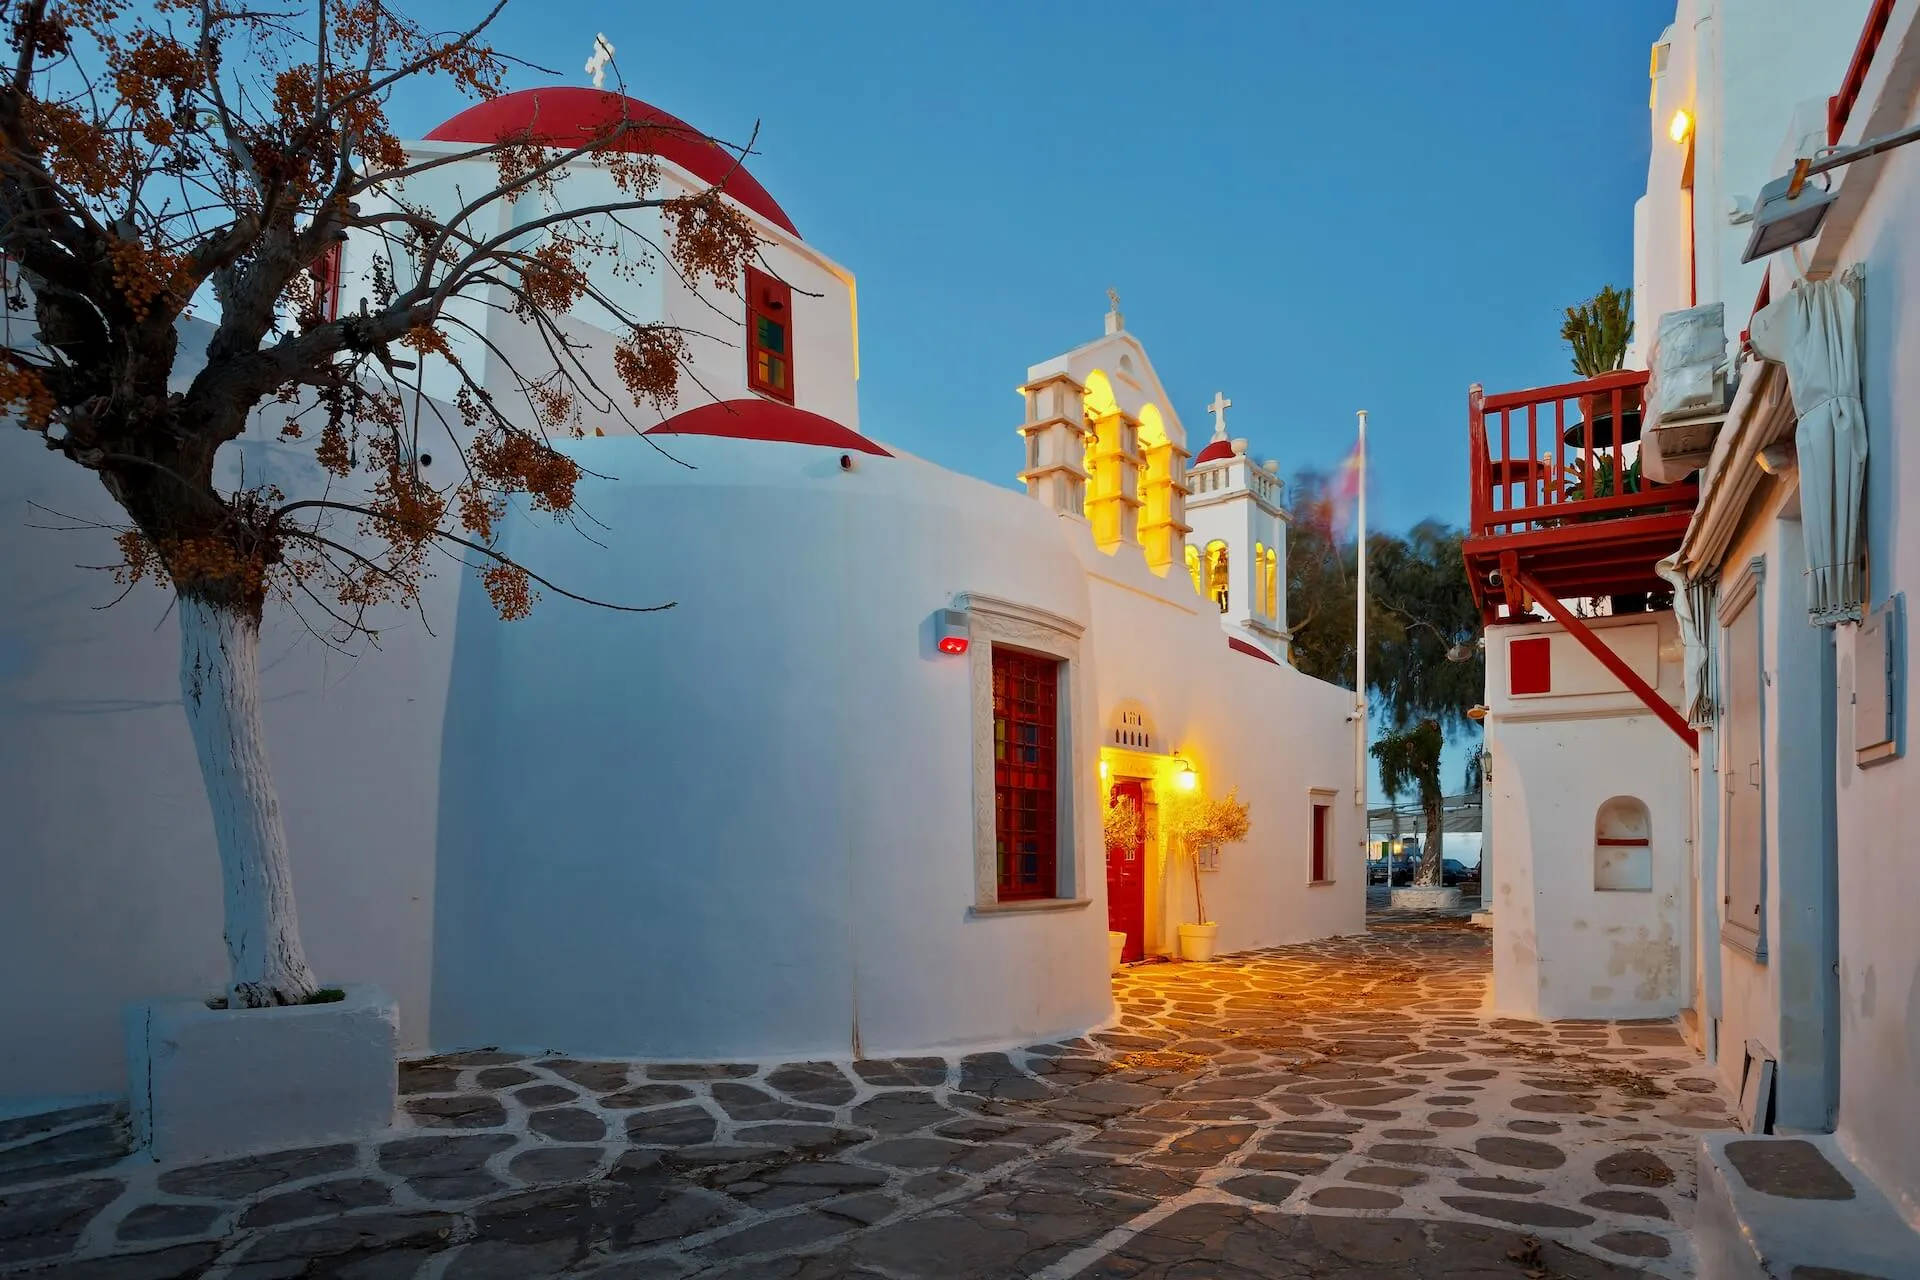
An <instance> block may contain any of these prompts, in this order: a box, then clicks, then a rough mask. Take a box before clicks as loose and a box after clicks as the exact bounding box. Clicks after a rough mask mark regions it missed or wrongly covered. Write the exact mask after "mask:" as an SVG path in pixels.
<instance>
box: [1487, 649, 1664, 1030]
mask: <svg viewBox="0 0 1920 1280" xmlns="http://www.w3.org/2000/svg"><path fill="white" fill-rule="evenodd" d="M1590 625H1592V626H1593V628H1594V630H1595V632H1596V633H1597V634H1599V635H1600V636H1602V637H1603V638H1604V639H1606V641H1607V642H1608V643H1609V644H1610V645H1611V646H1612V647H1613V648H1614V649H1615V651H1616V652H1622V653H1624V654H1629V655H1633V656H1632V657H1631V658H1630V660H1634V659H1636V658H1642V657H1644V658H1646V659H1649V660H1650V661H1651V662H1652V663H1653V665H1654V667H1655V671H1654V672H1649V673H1648V674H1650V675H1655V676H1656V677H1657V678H1655V679H1654V680H1652V681H1651V682H1652V683H1654V685H1655V688H1656V689H1658V690H1659V691H1660V692H1661V693H1662V694H1663V695H1665V696H1666V697H1667V698H1668V700H1669V701H1670V702H1674V703H1677V702H1678V701H1679V696H1680V661H1679V645H1678V629H1677V627H1676V625H1675V622H1674V619H1673V616H1672V615H1671V614H1670V613H1664V614H1646V615H1642V616H1639V617H1637V618H1632V619H1627V618H1623V619H1618V620H1615V619H1594V620H1591V622H1590ZM1541 635H1544V636H1550V637H1552V638H1553V641H1554V652H1553V657H1552V661H1553V686H1554V688H1555V689H1556V690H1560V689H1570V690H1572V691H1573V692H1571V693H1568V694H1561V695H1557V696H1541V697H1535V696H1529V697H1520V698H1515V697H1512V696H1509V695H1508V694H1507V693H1506V690H1507V688H1508V680H1507V649H1506V642H1507V641H1508V640H1509V639H1511V638H1519V637H1528V636H1541ZM1576 655H1577V656H1576ZM1589 666H1590V667H1591V671H1592V672H1599V673H1602V674H1604V668H1601V667H1600V666H1599V664H1598V663H1597V662H1596V661H1595V660H1594V659H1593V658H1592V657H1591V655H1588V654H1586V653H1585V652H1584V651H1583V650H1580V649H1578V648H1577V645H1576V643H1575V642H1574V641H1573V639H1572V637H1571V636H1569V635H1567V634H1566V633H1565V632H1564V631H1563V630H1562V629H1561V628H1560V627H1559V626H1558V624H1554V623H1539V624H1527V625H1521V626H1514V627H1500V628H1497V629H1496V630H1495V631H1494V632H1493V633H1492V634H1491V635H1490V636H1489V639H1488V644H1487V691H1488V693H1487V701H1488V707H1489V715H1488V717H1487V721H1486V724H1487V740H1488V744H1489V746H1490V748H1491V750H1492V753H1493V772H1492V777H1491V779H1490V781H1489V783H1488V793H1489V794H1488V804H1489V806H1490V808H1491V809H1492V814H1491V817H1490V821H1491V822H1492V823H1493V832H1494V843H1495V844H1496V846H1497V847H1498V848H1499V850H1500V856H1499V857H1498V858H1497V859H1496V860H1495V861H1494V864H1493V874H1494V904H1493V907H1494V915H1493V920H1494V993H1493V998H1494V1003H1495V1005H1496V1007H1497V1008H1499V1009H1500V1010H1501V1011H1502V1012H1507V1013H1512V1014H1515V1015H1519V1016H1525V1017H1537V1018H1641V1017H1663V1016H1668V1015H1671V1014H1673V1013H1676V1012H1678V1011H1679V1009H1680V1008H1681V1007H1682V1006H1683V1005H1685V1004H1686V1003H1687V998H1688V995H1689V992H1688V974H1687V972H1686V968H1685V956H1686V954H1687V946H1688V930H1690V928H1691V927H1692V926H1691V920H1690V914H1691V913H1690V910H1689V903H1688V901H1687V894H1688V888H1689V884H1688V875H1689V873H1688V867H1687V858H1688V856H1689V849H1688V844H1687V840H1688V834H1689V831H1690V829H1691V818H1690V813H1689V799H1690V797H1689V785H1688V763H1687V760H1688V751H1687V748H1686V747H1685V745H1684V744H1683V743H1682V742H1681V741H1680V739H1679V738H1678V737H1677V736H1676V735H1675V734H1674V732H1673V730H1672V729H1670V728H1668V727H1667V725H1666V724H1665V723H1664V722H1662V721H1661V720H1660V719H1659V718H1658V717H1656V716H1655V715H1653V714H1652V713H1651V712H1650V711H1648V710H1646V708H1645V707H1644V706H1642V704H1641V703H1640V702H1639V701H1638V699H1636V698H1634V697H1633V695H1631V694H1629V693H1627V692H1625V691H1624V690H1622V691H1620V692H1618V693H1612V692H1598V691H1596V690H1602V689H1604V688H1605V687H1606V686H1605V685H1604V684H1602V683H1600V682H1599V681H1598V680H1592V679H1588V678H1586V677H1587V676H1589V675H1590V674H1591V673H1590V672H1589V671H1588V670H1587V669H1586V668H1587V667H1589ZM1607 679H1608V680H1609V681H1610V680H1611V677H1607ZM1613 687H1614V688H1618V687H1619V686H1618V684H1617V683H1615V684H1614V685H1613ZM1615 796H1633V797H1636V798H1638V799H1639V800H1641V801H1642V802H1643V803H1644V804H1645V805H1646V806H1647V810H1648V814H1649V817H1650V818H1651V821H1652V840H1653V845H1652V851H1651V852H1652V865H1653V880H1652V886H1653V887H1652V889H1651V890H1650V891H1619V890H1596V889H1595V888H1594V844H1593V839H1594V819H1595V816H1596V815H1597V813H1598V811H1599V809H1600V806H1601V805H1603V804H1604V803H1606V801H1607V800H1609V799H1611V798H1613V797H1615Z"/></svg>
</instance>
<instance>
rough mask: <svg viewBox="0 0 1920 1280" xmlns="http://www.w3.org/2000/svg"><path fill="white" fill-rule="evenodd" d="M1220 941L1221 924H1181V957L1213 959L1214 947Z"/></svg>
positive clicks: (1184, 958)
mask: <svg viewBox="0 0 1920 1280" xmlns="http://www.w3.org/2000/svg"><path fill="white" fill-rule="evenodd" d="M1219 941H1220V926H1219V925H1217V924H1183V925H1181V926H1180V958H1181V959H1182V960H1196V961H1205V960H1211V959H1213V949H1214V947H1215V946H1216V945H1217V944H1218V943H1219Z"/></svg>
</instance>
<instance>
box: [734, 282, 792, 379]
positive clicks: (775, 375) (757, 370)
mask: <svg viewBox="0 0 1920 1280" xmlns="http://www.w3.org/2000/svg"><path fill="white" fill-rule="evenodd" d="M746 294H747V385H748V386H749V387H752V388H753V389H754V390H755V391H757V392H759V393H760V394H761V395H763V396H771V397H773V398H774V399H775V400H780V401H783V402H785V403H787V404H792V403H793V286H792V285H789V284H787V283H786V282H785V281H781V280H776V279H774V278H773V277H772V276H770V275H768V274H767V273H766V272H764V271H758V270H755V269H754V268H753V267H748V268H747V286H746Z"/></svg>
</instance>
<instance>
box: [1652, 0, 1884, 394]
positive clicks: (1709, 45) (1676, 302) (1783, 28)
mask: <svg viewBox="0 0 1920 1280" xmlns="http://www.w3.org/2000/svg"><path fill="white" fill-rule="evenodd" d="M1870 6H1871V0H1738V2H1737V3H1734V2H1731V0H1680V2H1679V4H1678V5H1677V6H1676V8H1675V13H1674V20H1673V23H1672V25H1671V26H1670V27H1669V28H1668V31H1667V35H1668V38H1669V39H1670V41H1671V48H1670V51H1669V54H1668V62H1667V70H1666V72H1665V74H1664V75H1661V76H1657V77H1655V79H1654V82H1653V92H1652V95H1651V98H1652V101H1651V106H1650V108H1649V111H1648V128H1649V131H1650V133H1651V136H1652V151H1651V155H1650V157H1649V160H1648V165H1647V192H1646V195H1645V197H1644V203H1643V204H1642V205H1641V206H1640V208H1639V209H1638V210H1636V216H1635V219H1634V258H1635V271H1634V277H1635V285H1636V294H1635V298H1634V316H1635V319H1636V321H1637V324H1636V329H1635V334H1634V348H1633V353H1632V357H1631V358H1630V359H1629V364H1631V365H1634V366H1636V367H1644V365H1645V363H1646V356H1647V346H1648V344H1649V343H1651V342H1652V340H1653V336H1654V331H1655V328H1656V326H1657V324H1658V321H1659V318H1660V316H1661V315H1662V314H1664V313H1665V312H1668V311H1677V310H1680V309H1682V308H1684V307H1687V306H1690V305H1692V303H1691V302H1690V300H1689V296H1688V291H1689V284H1690V278H1691V277H1692V274H1693V273H1691V272H1690V271H1689V261H1688V254H1687V246H1688V237H1689V236H1690V235H1691V236H1692V237H1693V238H1694V240H1695V242H1696V244H1697V286H1698V300H1699V301H1700V302H1701V303H1708V302H1716V301H1724V302H1725V303H1726V305H1727V312H1726V323H1727V337H1728V340H1729V342H1733V341H1737V340H1738V338H1739V335H1740V331H1741V330H1743V329H1745V328H1746V327H1747V324H1746V321H1747V314H1748V312H1749V311H1750V310H1751V309H1752V306H1753V300H1754V296H1755V294H1756V293H1757V292H1758V291H1759V288H1760V279H1761V274H1762V272H1763V270H1764V267H1765V264H1764V263H1752V264H1742V263H1741V261H1740V255H1741V253H1742V252H1743V251H1744V250H1745V249H1746V244H1747V238H1748V235H1749V234H1750V233H1751V231H1752V229H1753V228H1752V224H1751V223H1741V224H1734V223H1732V222H1730V221H1729V219H1728V214H1729V213H1730V212H1731V210H1732V208H1733V204H1734V201H1735V200H1736V199H1739V200H1743V201H1744V202H1746V203H1747V204H1749V205H1751V203H1752V201H1753V199H1754V197H1756V196H1758V195H1759V193H1760V188H1761V187H1762V186H1764V185H1765V184H1766V183H1767V182H1768V181H1770V180H1772V179H1773V178H1777V177H1780V176H1781V175H1782V174H1783V173H1784V172H1785V170H1784V168H1781V167H1780V165H1779V159H1778V157H1779V152H1780V148H1781V145H1782V142H1783V141H1784V140H1785V139H1786V138H1787V135H1788V133H1789V131H1790V126H1793V125H1794V122H1795V119H1796V116H1798V117H1801V118H1802V119H1806V120H1811V119H1813V118H1814V117H1815V116H1817V117H1818V118H1819V119H1820V120H1822V121H1823V120H1824V118H1825V117H1824V107H1825V103H1826V100H1827V97H1828V95H1829V94H1832V93H1834V92H1836V91H1837V90H1838V89H1839V87H1840V80H1841V77H1842V76H1843V75H1844V74H1845V72H1846V68H1847V62H1848V60H1849V59H1850V58H1852V56H1853V50H1854V46H1855V44H1856V43H1857V42H1858V40H1859V38H1860V28H1861V24H1862V23H1863V22H1864V21H1865V19H1866V14H1867V10H1868V9H1869V7H1870ZM1680 109H1684V110H1686V111H1687V112H1688V113H1689V114H1691V115H1692V116H1693V118H1694V140H1693V154H1694V163H1693V199H1692V201H1691V208H1692V219H1691V224H1689V222H1688V207H1689V202H1688V200H1687V199H1686V197H1685V194H1684V193H1683V192H1682V190H1681V178H1682V172H1683V170H1684V167H1685V160H1686V147H1685V146H1683V145H1679V144H1676V143H1675V142H1674V141H1673V139H1672V138H1671V137H1670V136H1669V134H1668V125H1669V123H1670V122H1671V121H1672V119H1673V114H1674V112H1675V111H1676V110H1680ZM1821 129H1822V132H1821V135H1820V136H1819V137H1817V138H1815V139H1814V140H1813V141H1814V144H1815V145H1824V144H1825V142H1826V137H1825V135H1824V125H1822V126H1821Z"/></svg>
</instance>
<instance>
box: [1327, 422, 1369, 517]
mask: <svg viewBox="0 0 1920 1280" xmlns="http://www.w3.org/2000/svg"><path fill="white" fill-rule="evenodd" d="M1366 482H1367V444H1366V440H1365V439H1364V438H1362V439H1360V440H1358V441H1356V442H1355V443H1354V446H1353V450H1352V452H1350V453H1348V454H1347V457H1346V461H1344V462H1342V463H1341V464H1340V470H1339V472H1338V474H1337V475H1335V477H1334V483H1333V518H1334V527H1335V528H1338V529H1344V528H1346V527H1347V521H1348V520H1349V519H1351V518H1352V516H1353V512H1354V508H1355V507H1356V506H1358V505H1359V502H1360V487H1361V486H1362V485H1364V484H1365V483H1366Z"/></svg>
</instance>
